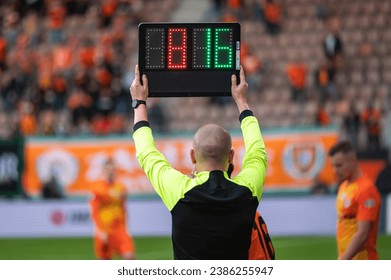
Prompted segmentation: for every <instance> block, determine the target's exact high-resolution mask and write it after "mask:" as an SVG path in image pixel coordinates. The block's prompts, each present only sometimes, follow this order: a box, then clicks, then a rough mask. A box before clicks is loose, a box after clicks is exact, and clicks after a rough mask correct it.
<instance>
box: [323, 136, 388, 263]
mask: <svg viewBox="0 0 391 280" xmlns="http://www.w3.org/2000/svg"><path fill="white" fill-rule="evenodd" d="M329 156H330V159H331V164H332V165H333V167H334V170H335V172H336V174H337V176H338V177H339V179H340V180H341V185H340V187H339V189H338V195H337V215H338V217H337V219H338V220H337V246H338V259H340V260H350V259H355V260H359V259H361V260H373V259H375V260H376V259H379V256H378V254H377V250H376V239H377V229H378V225H379V213H380V203H381V202H380V194H379V191H378V190H377V188H376V186H375V185H374V184H373V182H372V180H371V179H370V178H369V177H368V176H367V175H366V174H364V173H363V172H362V171H361V170H360V168H359V166H358V161H357V155H356V152H355V150H354V148H353V146H352V145H351V144H350V143H349V142H340V143H337V144H335V145H334V146H333V147H331V149H330V151H329Z"/></svg>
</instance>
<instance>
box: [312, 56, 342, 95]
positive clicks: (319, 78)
mask: <svg viewBox="0 0 391 280" xmlns="http://www.w3.org/2000/svg"><path fill="white" fill-rule="evenodd" d="M315 84H316V86H317V89H318V93H319V96H318V97H319V98H318V99H319V101H320V102H324V101H326V100H328V99H330V98H331V99H333V100H334V101H337V100H338V92H337V90H336V87H335V84H334V71H333V70H332V69H331V68H330V67H329V65H328V63H327V61H326V60H323V61H322V62H321V63H320V65H319V67H318V68H317V69H316V70H315Z"/></svg>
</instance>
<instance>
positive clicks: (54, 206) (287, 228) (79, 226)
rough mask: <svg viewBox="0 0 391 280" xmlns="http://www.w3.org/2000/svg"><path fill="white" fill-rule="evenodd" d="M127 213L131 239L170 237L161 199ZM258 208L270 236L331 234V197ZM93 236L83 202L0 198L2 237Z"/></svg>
mask: <svg viewBox="0 0 391 280" xmlns="http://www.w3.org/2000/svg"><path fill="white" fill-rule="evenodd" d="M126 209H127V217H128V225H129V230H130V232H131V233H132V235H134V236H169V235H170V234H171V215H170V212H169V211H168V210H167V208H166V207H165V206H164V204H163V202H162V201H161V200H160V199H137V200H129V201H127V204H126ZM287 209H289V211H287ZM258 210H259V211H260V213H262V216H263V218H264V219H265V221H266V223H267V226H268V230H269V233H270V234H271V236H278V235H281V236H287V235H334V234H335V223H336V210H335V196H315V197H314V196H303V197H265V198H262V202H261V203H260V205H259V207H258ZM319 221H322V222H321V223H319ZM92 234H93V225H92V221H91V217H90V207H89V204H88V202H87V201H85V200H81V199H79V200H74V201H71V200H37V201H31V200H30V201H29V200H15V201H13V200H8V201H7V200H4V201H2V203H0V237H60V236H62V237H66V236H92Z"/></svg>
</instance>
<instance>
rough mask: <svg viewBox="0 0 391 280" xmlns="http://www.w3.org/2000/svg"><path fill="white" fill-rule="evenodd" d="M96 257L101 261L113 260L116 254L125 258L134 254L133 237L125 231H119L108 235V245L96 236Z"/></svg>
mask: <svg viewBox="0 0 391 280" xmlns="http://www.w3.org/2000/svg"><path fill="white" fill-rule="evenodd" d="M94 241H95V242H94V247H95V255H96V256H97V257H98V258H99V259H112V258H113V256H114V254H116V255H119V256H123V255H125V254H129V253H131V254H134V251H135V250H134V243H133V239H132V237H131V236H130V235H129V234H128V233H127V232H126V231H125V230H120V231H119V230H117V231H115V232H113V233H110V234H109V235H108V241H107V243H105V242H103V241H102V239H100V238H99V237H97V236H95V238H94Z"/></svg>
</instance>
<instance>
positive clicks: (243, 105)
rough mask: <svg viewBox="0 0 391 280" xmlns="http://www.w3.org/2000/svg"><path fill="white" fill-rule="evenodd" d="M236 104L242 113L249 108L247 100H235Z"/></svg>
mask: <svg viewBox="0 0 391 280" xmlns="http://www.w3.org/2000/svg"><path fill="white" fill-rule="evenodd" d="M236 105H237V106H238V109H239V113H242V112H243V111H244V110H250V107H249V106H248V103H247V101H243V102H237V103H236Z"/></svg>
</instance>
